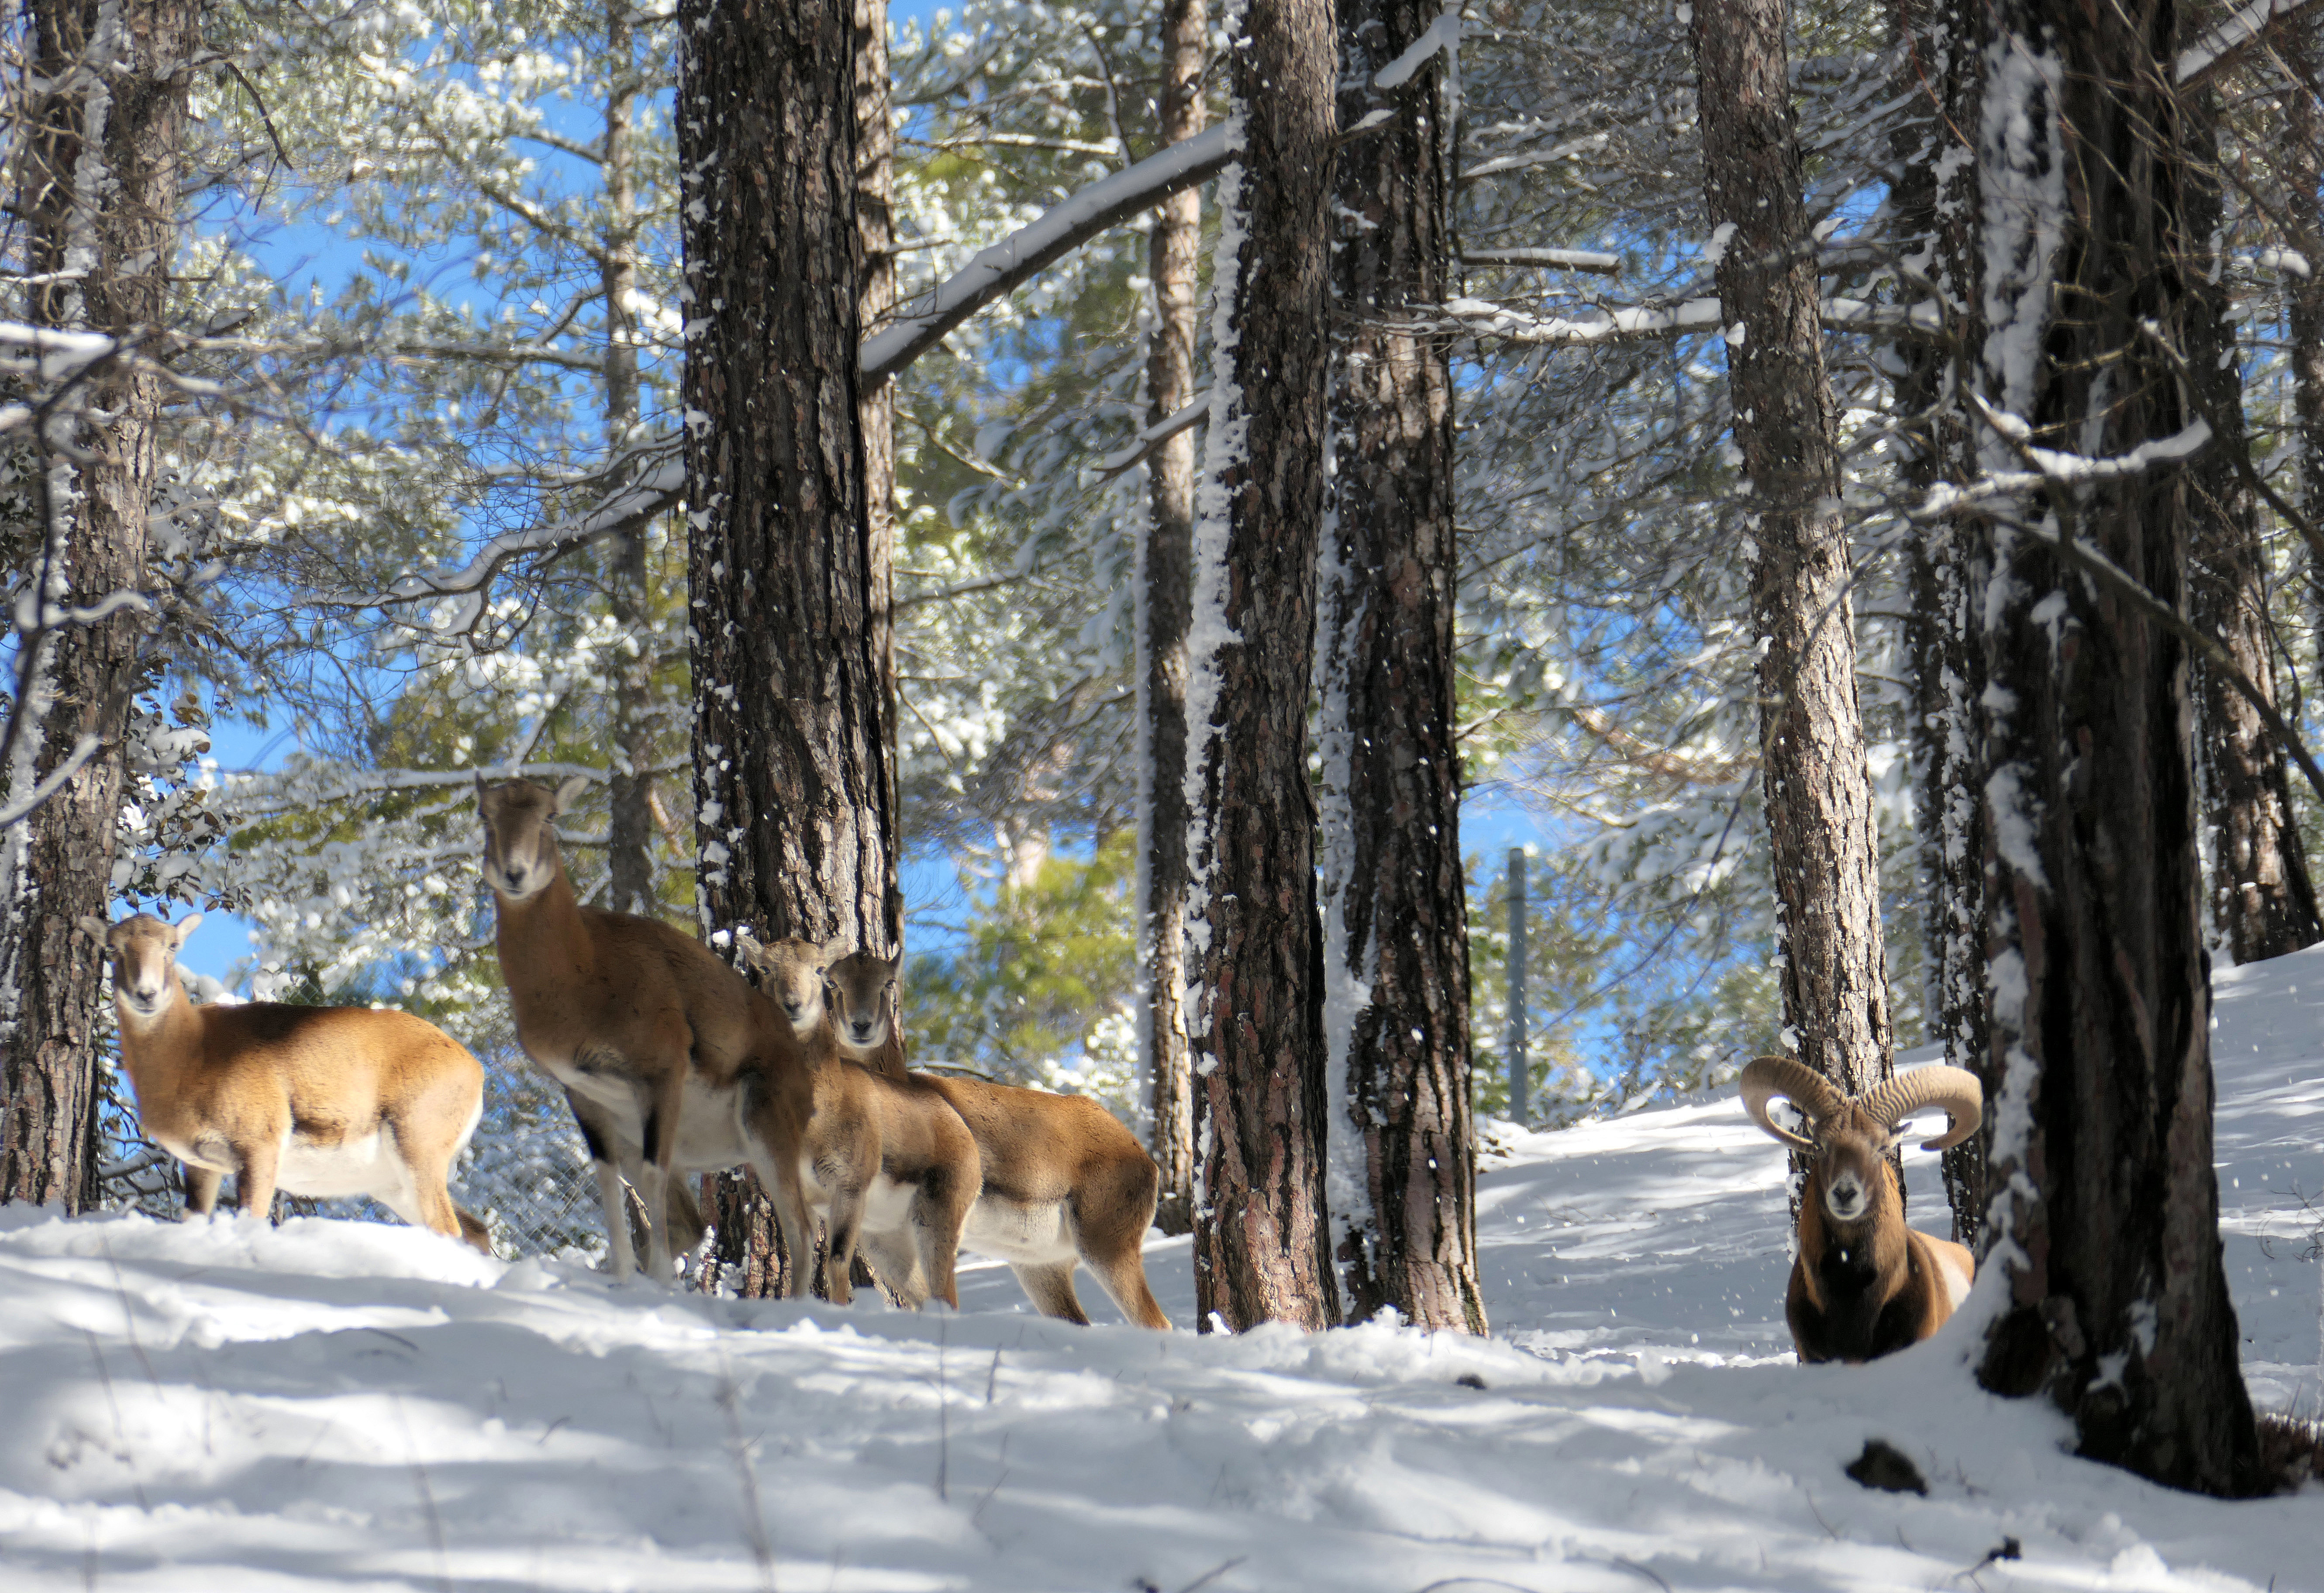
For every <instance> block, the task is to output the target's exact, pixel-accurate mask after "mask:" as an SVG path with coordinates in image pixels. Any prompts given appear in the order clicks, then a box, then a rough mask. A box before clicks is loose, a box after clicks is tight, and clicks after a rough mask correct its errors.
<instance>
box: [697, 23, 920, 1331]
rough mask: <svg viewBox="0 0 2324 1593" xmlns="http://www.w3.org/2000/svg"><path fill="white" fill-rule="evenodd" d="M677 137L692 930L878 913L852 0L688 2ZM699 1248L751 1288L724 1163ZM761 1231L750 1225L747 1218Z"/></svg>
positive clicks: (885, 874)
mask: <svg viewBox="0 0 2324 1593" xmlns="http://www.w3.org/2000/svg"><path fill="white" fill-rule="evenodd" d="M678 30H679V37H680V41H681V50H682V51H683V57H682V65H681V70H680V74H679V80H678V163H679V170H680V180H681V185H682V188H681V203H680V215H681V218H682V219H681V229H682V236H683V241H684V245H685V255H686V268H685V293H686V298H687V311H686V313H687V318H688V321H689V325H690V327H691V328H692V330H691V336H689V338H688V340H687V364H686V380H685V392H686V405H687V409H688V410H689V411H694V412H697V413H698V414H699V415H700V416H702V417H703V418H704V419H700V420H697V421H695V422H693V423H692V424H690V425H689V426H688V428H687V501H688V503H689V505H690V506H691V509H692V520H691V522H690V524H691V529H690V532H689V537H688V561H689V577H690V584H691V603H692V619H693V626H692V642H691V646H690V654H691V662H692V667H693V675H694V690H695V699H696V712H695V725H694V766H695V796H696V815H697V823H698V824H699V826H700V842H699V843H700V849H701V861H700V867H699V880H700V885H699V891H698V898H699V907H700V912H701V916H702V920H703V925H704V929H705V933H708V934H710V935H712V937H713V940H714V944H724V943H723V942H721V941H720V940H719V937H720V936H722V935H726V934H729V933H731V932H732V931H733V929H735V928H737V927H741V926H748V927H749V928H751V929H752V931H753V932H755V933H756V934H758V935H760V936H761V937H762V938H774V937H779V936H784V935H804V936H807V937H810V938H814V939H824V938H827V937H830V936H833V935H845V936H847V937H849V938H850V939H851V940H853V942H854V943H855V944H857V945H859V946H862V947H863V948H865V949H868V950H871V951H873V952H877V953H881V954H886V953H890V952H892V951H893V950H894V949H895V946H896V944H897V942H898V937H899V933H900V927H901V925H900V922H899V920H900V917H901V896H900V892H899V889H898V886H897V879H896V825H895V809H894V782H893V778H892V776H891V772H890V768H889V746H890V736H889V732H888V726H887V723H886V714H885V711H884V710H885V703H886V698H885V689H886V686H885V681H884V679H883V675H882V669H881V651H880V637H879V631H878V627H877V624H876V619H877V616H878V614H879V612H880V602H881V581H880V571H879V568H878V566H877V563H876V560H875V547H874V543H873V540H872V524H871V513H870V509H869V505H868V501H867V488H866V477H865V465H864V452H863V442H862V419H861V411H860V410H859V408H858V397H859V394H858V391H857V388H858V382H857V374H856V372H857V353H856V351H857V347H858V345H859V344H860V343H861V342H862V304H863V297H864V291H865V289H864V283H865V280H866V279H865V263H864V239H863V235H862V231H861V230H860V229H859V226H858V221H857V184H858V180H859V177H860V175H861V173H860V168H859V158H860V138H859V125H858V118H857V109H856V97H855V92H854V88H855V83H856V80H857V76H856V75H857V71H858V64H857V53H858V51H857V43H858V35H857V31H856V9H855V5H854V3H853V0H727V3H724V4H721V3H719V0H686V3H685V4H684V5H682V6H681V7H680V10H679V14H678ZM714 1202H715V1207H716V1210H715V1211H714V1213H713V1215H712V1220H713V1221H714V1222H715V1223H717V1224H718V1225H719V1227H720V1229H721V1230H722V1237H721V1239H720V1248H721V1260H722V1266H725V1265H740V1266H742V1268H743V1270H744V1273H745V1276H744V1277H743V1279H742V1282H743V1284H744V1285H745V1286H746V1287H751V1286H770V1285H771V1283H772V1279H773V1273H774V1270H775V1269H774V1267H773V1266H771V1265H770V1264H769V1263H770V1256H768V1255H761V1257H760V1261H759V1265H758V1266H756V1267H755V1268H753V1266H752V1260H751V1257H752V1254H753V1253H754V1250H755V1251H768V1250H769V1249H770V1247H769V1246H768V1245H767V1244H766V1242H765V1239H764V1235H763V1233H762V1232H759V1230H760V1229H763V1227H764V1221H763V1220H764V1217H765V1211H764V1204H765V1203H764V1201H763V1199H762V1198H759V1197H756V1196H755V1195H754V1193H753V1192H752V1191H751V1190H750V1188H749V1186H748V1183H747V1182H746V1181H744V1180H742V1179H739V1178H729V1179H724V1180H722V1181H721V1183H720V1184H719V1186H718V1187H717V1188H716V1190H715V1192H714ZM754 1233H756V1234H757V1235H758V1237H757V1239H756V1241H755V1242H754V1240H753V1238H752V1236H753V1235H754Z"/></svg>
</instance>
